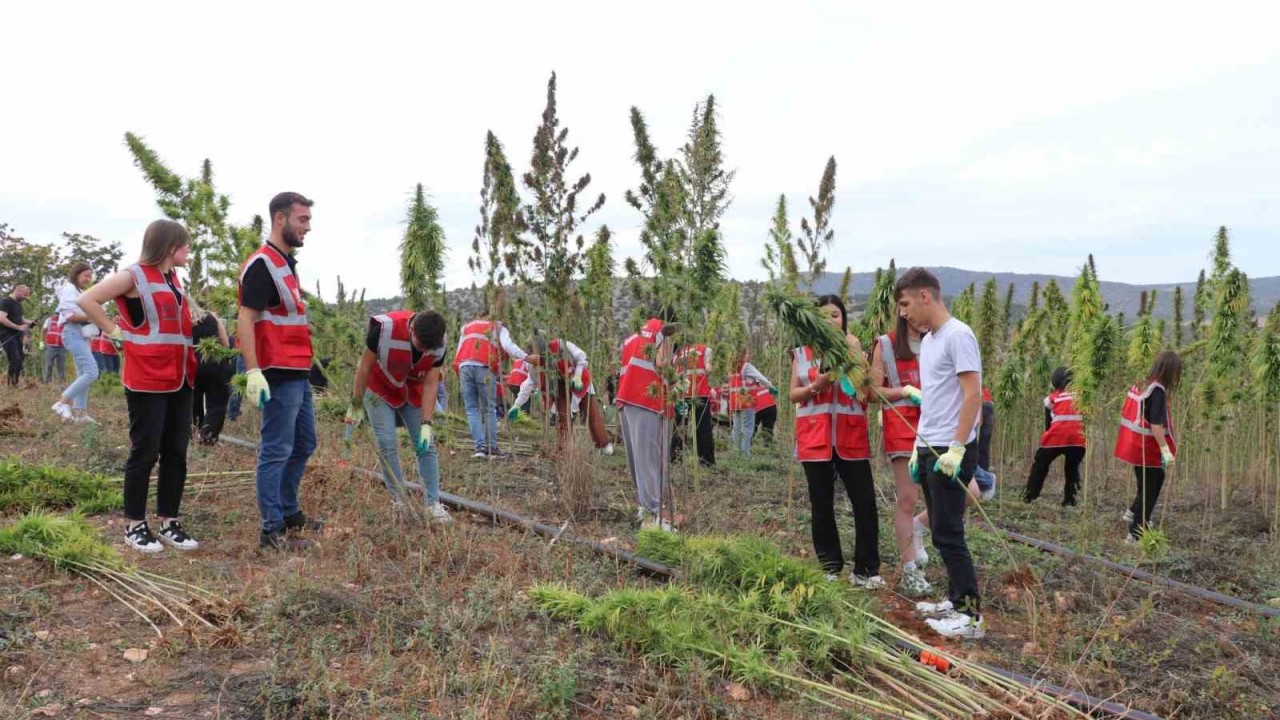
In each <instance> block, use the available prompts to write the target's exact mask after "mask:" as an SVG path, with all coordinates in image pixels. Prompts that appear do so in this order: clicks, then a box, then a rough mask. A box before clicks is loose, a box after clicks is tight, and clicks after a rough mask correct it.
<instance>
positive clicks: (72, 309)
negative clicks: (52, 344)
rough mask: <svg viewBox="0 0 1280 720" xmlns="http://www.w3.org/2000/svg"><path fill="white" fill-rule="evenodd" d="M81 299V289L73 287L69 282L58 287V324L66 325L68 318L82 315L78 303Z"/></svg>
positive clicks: (64, 282)
mask: <svg viewBox="0 0 1280 720" xmlns="http://www.w3.org/2000/svg"><path fill="white" fill-rule="evenodd" d="M79 299H80V288H78V287H76V286H75V285H72V284H71V283H69V282H67V281H65V280H64V281H63V283H62V284H61V285H59V286H58V322H59V323H61V324H64V325H65V324H66V322H67V318H69V317H71V316H72V315H79V314H80V306H79V305H77V304H76V301H77V300H79Z"/></svg>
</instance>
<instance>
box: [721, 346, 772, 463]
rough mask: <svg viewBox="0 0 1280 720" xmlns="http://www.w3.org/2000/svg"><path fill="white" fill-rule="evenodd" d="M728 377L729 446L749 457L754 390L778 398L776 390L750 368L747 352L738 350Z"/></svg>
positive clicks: (767, 380) (754, 399) (749, 356)
mask: <svg viewBox="0 0 1280 720" xmlns="http://www.w3.org/2000/svg"><path fill="white" fill-rule="evenodd" d="M735 367H736V369H735V370H734V372H733V373H732V374H730V375H729V411H730V412H731V413H732V414H733V425H732V426H731V427H730V428H729V444H730V445H736V446H737V447H738V449H739V450H741V451H742V454H743V455H746V456H747V457H751V438H752V436H753V435H755V431H756V390H757V389H759V388H764V389H765V391H766V392H769V393H772V394H774V395H777V394H778V388H776V387H774V385H773V383H771V382H769V378H767V377H765V376H764V374H762V373H761V372H760V371H759V370H757V369H756V366H755V365H752V364H751V351H750V350H749V349H747V348H743V349H742V355H741V356H740V357H739V359H738V363H737V365H736V366H735Z"/></svg>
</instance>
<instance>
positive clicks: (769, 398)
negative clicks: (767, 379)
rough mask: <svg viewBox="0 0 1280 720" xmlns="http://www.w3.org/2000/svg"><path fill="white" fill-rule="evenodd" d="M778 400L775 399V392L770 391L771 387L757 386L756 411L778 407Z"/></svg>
mask: <svg viewBox="0 0 1280 720" xmlns="http://www.w3.org/2000/svg"><path fill="white" fill-rule="evenodd" d="M777 406H778V402H777V401H776V400H774V399H773V393H771V392H769V388H767V387H765V386H764V385H757V386H756V412H760V411H761V410H768V409H769V408H771V407H777Z"/></svg>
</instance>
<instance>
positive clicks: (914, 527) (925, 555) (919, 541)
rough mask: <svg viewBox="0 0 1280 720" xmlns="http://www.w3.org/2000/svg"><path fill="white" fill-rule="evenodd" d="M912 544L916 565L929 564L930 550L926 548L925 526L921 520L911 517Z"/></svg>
mask: <svg viewBox="0 0 1280 720" xmlns="http://www.w3.org/2000/svg"><path fill="white" fill-rule="evenodd" d="M911 546H912V547H913V548H914V549H915V553H916V557H915V562H916V567H924V566H925V565H928V564H929V551H928V550H925V549H924V526H923V525H921V524H920V521H919V520H916V519H915V518H912V519H911Z"/></svg>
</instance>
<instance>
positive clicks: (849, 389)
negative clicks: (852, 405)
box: [840, 375, 858, 397]
mask: <svg viewBox="0 0 1280 720" xmlns="http://www.w3.org/2000/svg"><path fill="white" fill-rule="evenodd" d="M840 392H842V393H844V394H845V395H848V396H849V397H853V396H854V395H857V394H858V389H857V388H855V387H854V386H853V378H851V377H849V376H848V375H841V376H840Z"/></svg>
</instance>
